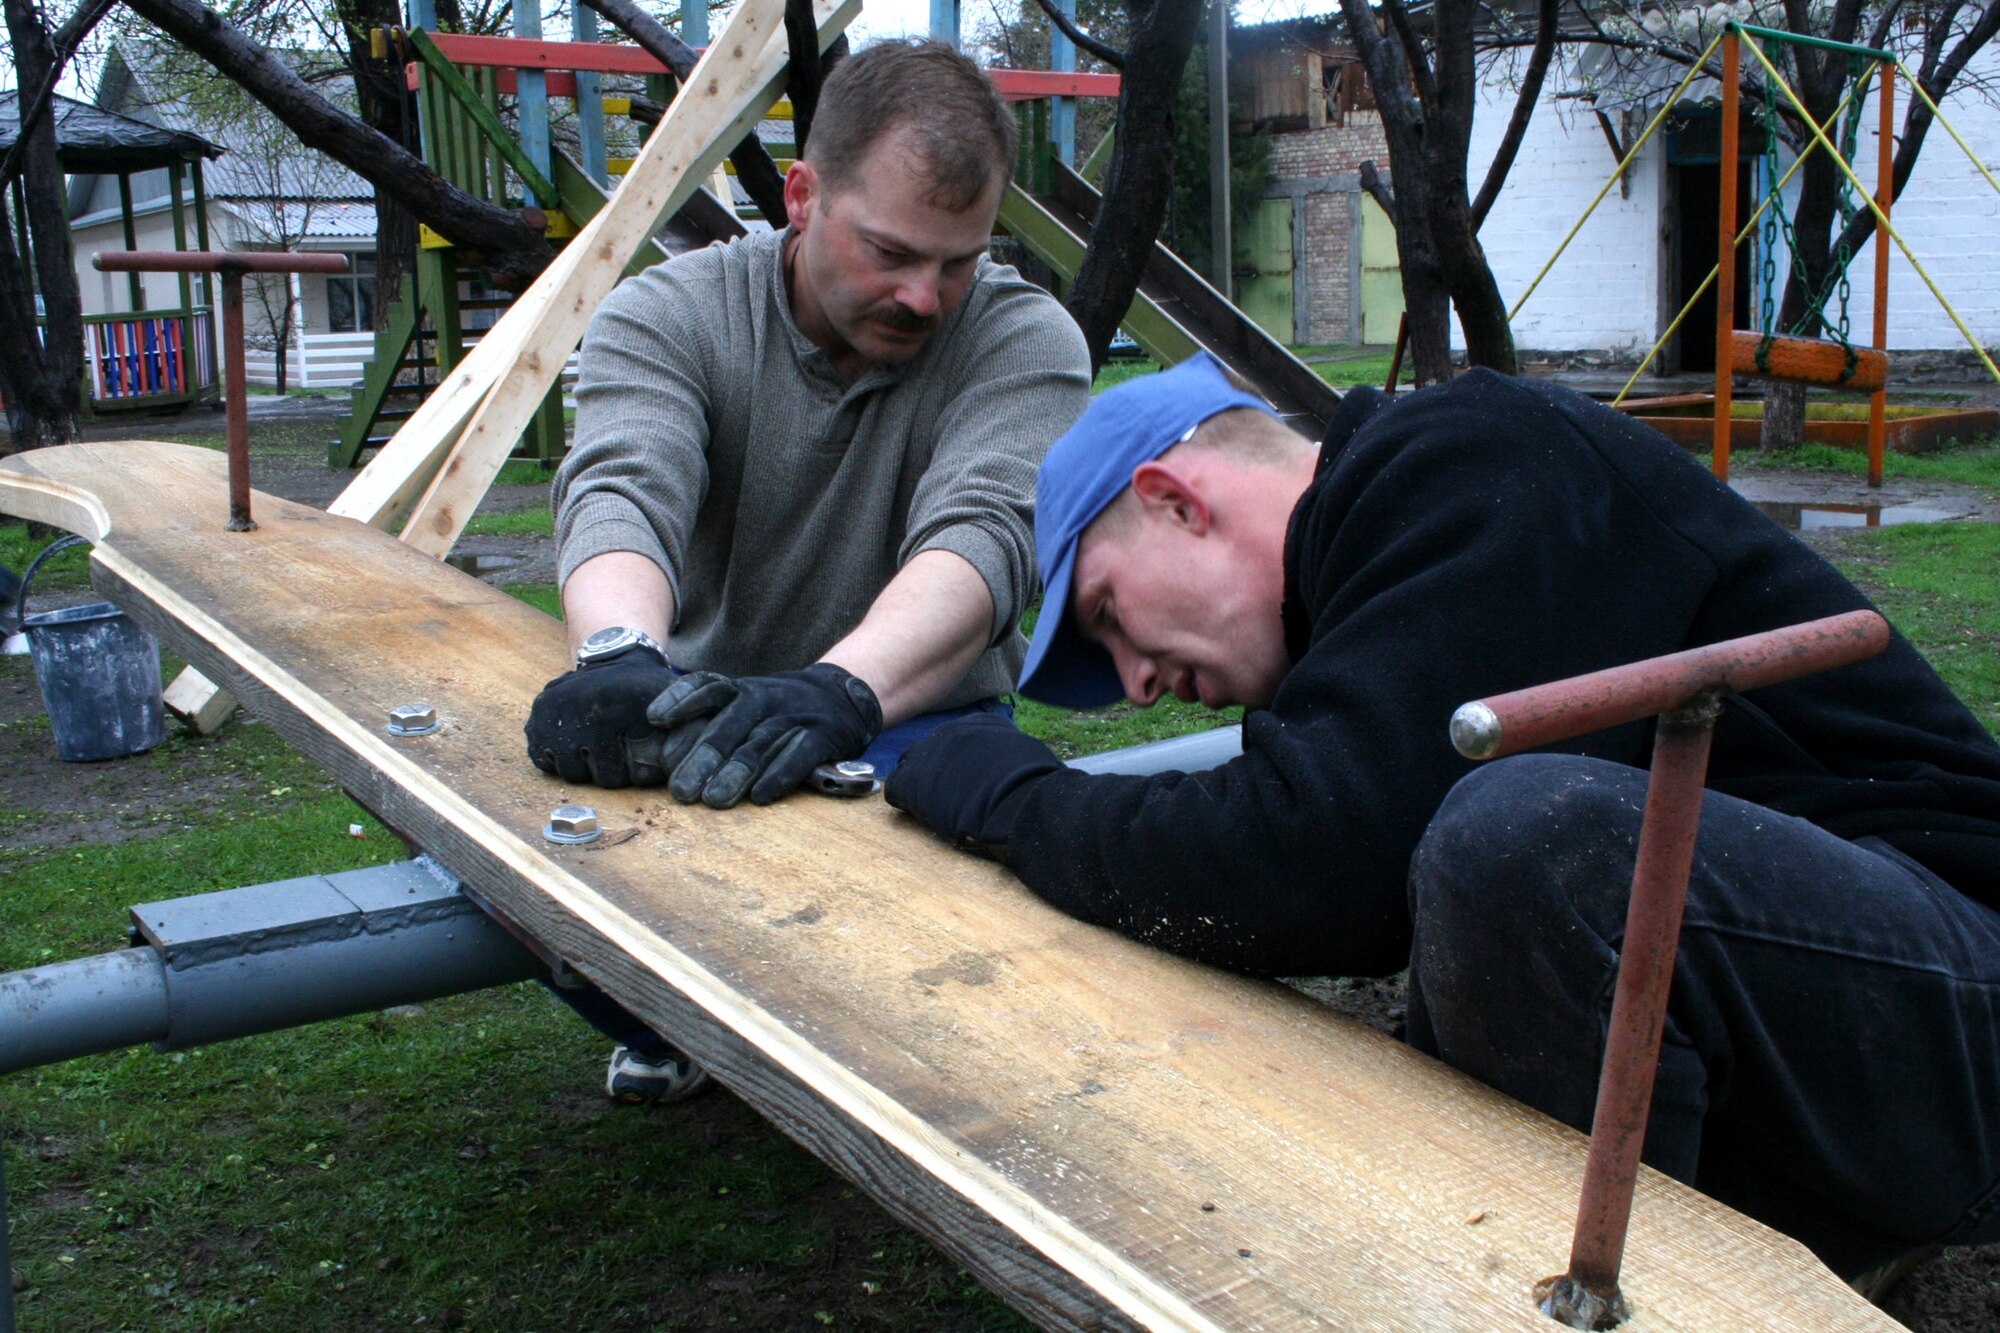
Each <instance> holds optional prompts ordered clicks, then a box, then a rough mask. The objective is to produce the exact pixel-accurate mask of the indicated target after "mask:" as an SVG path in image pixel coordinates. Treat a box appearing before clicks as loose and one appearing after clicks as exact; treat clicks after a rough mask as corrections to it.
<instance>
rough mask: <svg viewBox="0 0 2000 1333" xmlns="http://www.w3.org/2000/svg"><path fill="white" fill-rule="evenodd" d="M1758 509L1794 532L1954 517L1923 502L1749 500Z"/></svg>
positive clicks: (1886, 525) (1877, 526) (1872, 526)
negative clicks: (1903, 503)
mask: <svg viewBox="0 0 2000 1333" xmlns="http://www.w3.org/2000/svg"><path fill="white" fill-rule="evenodd" d="M1750 503H1751V504H1753V505H1755V506H1756V507H1757V509H1758V512H1760V513H1762V514H1764V515H1766V516H1767V517H1769V518H1770V519H1771V520H1772V521H1773V522H1775V523H1776V524H1777V525H1778V526H1779V527H1781V528H1790V529H1791V530H1792V531H1794V532H1798V531H1802V530H1806V529H1811V528H1888V527H1894V526H1895V525H1896V524H1898V523H1946V522H1949V521H1951V520H1952V519H1953V518H1955V517H1957V515H1955V514H1949V513H1946V512H1945V511H1944V510H1942V509H1926V508H1924V507H1923V506H1922V505H1864V504H1798V503H1795V502H1793V501H1790V500H1752V501H1751V502H1750Z"/></svg>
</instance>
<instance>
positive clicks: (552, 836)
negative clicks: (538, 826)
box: [542, 805, 604, 842]
mask: <svg viewBox="0 0 2000 1333" xmlns="http://www.w3.org/2000/svg"><path fill="white" fill-rule="evenodd" d="M603 832H604V830H603V829H601V828H599V827H598V825H597V811H595V810H593V809H591V808H590V807H589V806H587V805H559V806H557V807H556V808H555V809H554V810H553V811H552V812H550V814H549V822H548V826H547V827H546V828H544V829H543V830H542V836H543V837H544V838H547V839H548V840H549V841H550V842H592V841H594V840H596V839H597V838H598V837H600V836H601V835H602V834H603Z"/></svg>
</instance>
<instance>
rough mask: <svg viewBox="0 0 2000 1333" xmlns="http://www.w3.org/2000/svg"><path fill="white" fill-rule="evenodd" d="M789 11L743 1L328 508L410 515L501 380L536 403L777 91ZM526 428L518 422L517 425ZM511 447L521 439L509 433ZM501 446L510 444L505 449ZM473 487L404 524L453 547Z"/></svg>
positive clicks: (841, 11)
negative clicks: (582, 206) (604, 303)
mask: <svg viewBox="0 0 2000 1333" xmlns="http://www.w3.org/2000/svg"><path fill="white" fill-rule="evenodd" d="M858 9H859V0H819V4H818V6H817V12H818V13H820V14H821V16H822V20H821V21H822V27H821V35H822V38H823V40H825V41H826V42H828V43H829V44H830V43H831V42H832V41H833V39H834V38H835V37H837V36H838V35H839V33H840V32H841V30H842V29H843V28H844V27H845V26H846V24H847V22H848V21H849V20H850V19H851V18H852V16H853V14H854V13H855V12H856V11H857V10H858ZM783 18H784V6H783V3H782V0H749V3H746V4H744V5H743V6H741V7H740V8H739V9H738V10H737V12H736V13H735V15H733V16H732V18H731V19H730V24H729V27H728V29H727V30H726V31H725V32H724V34H723V37H722V38H720V39H718V40H717V41H716V42H715V43H713V45H712V46H711V47H710V52H711V54H710V55H706V56H704V57H703V58H702V62H701V64H699V65H697V66H696V68H695V74H696V76H697V77H696V78H695V79H694V80H692V81H691V83H690V86H689V87H688V88H687V89H685V90H684V91H683V92H682V94H681V96H680V97H677V98H676V99H675V100H674V102H673V104H672V106H671V107H669V109H668V112H667V115H666V116H665V117H664V118H663V119H662V121H661V123H660V125H659V126H658V127H657V128H656V129H655V131H654V132H653V134H652V136H651V137H650V138H648V139H647V141H646V146H645V148H644V149H643V150H642V151H641V152H640V154H639V157H638V159H637V160H636V161H635V162H634V163H633V167H632V170H631V171H630V172H629V173H627V175H626V177H625V180H624V182H623V183H622V184H621V185H620V186H619V187H618V190H617V191H616V193H614V194H613V195H612V197H611V202H610V203H609V204H608V205H607V206H606V207H605V208H604V209H603V210H602V211H600V212H599V213H598V214H597V216H596V217H594V218H592V219H591V222H590V225H589V226H587V227H586V228H584V230H583V232H582V233H580V234H579V235H578V236H577V237H576V238H575V239H574V240H572V241H570V242H569V243H568V244H567V245H565V246H564V247H563V249H562V251H561V253H559V254H558V255H557V256H556V258H555V260H554V261H553V262H552V263H551V264H550V265H549V267H548V268H547V269H545V270H544V271H543V273H542V275H541V276H540V277H539V278H537V279H536V280H535V282H534V284H533V285H532V286H531V287H530V288H529V289H528V291H526V292H525V293H523V294H522V296H521V297H520V299H519V300H517V301H516V302H515V303H514V305H513V306H512V307H510V308H509V309H508V311H507V313H506V314H505V315H504V316H502V317H501V319H500V321H499V322H498V323H496V324H495V325H494V326H493V327H492V328H491V329H490V330H488V331H487V333H486V334H485V336H484V337H483V338H482V339H481V340H480V343H479V346H478V347H476V348H474V349H473V350H472V352H471V353H470V354H469V355H468V356H467V357H466V359H465V360H464V361H463V362H462V363H460V365H459V366H458V367H457V368H456V369H455V370H454V371H453V372H452V374H450V375H449V376H447V377H446V378H445V380H444V382H443V383H442V384H440V385H439V387H438V388H437V390H436V391H434V392H433V393H432V394H431V395H430V397H428V398H426V399H425V400H424V402H423V404H422V405H421V406H420V407H419V408H418V409H417V411H416V412H415V413H414V414H413V415H412V416H411V417H410V419H409V420H408V421H406V422H404V423H403V428H402V429H401V430H399V431H397V432H396V435H395V437H394V438H393V439H391V440H390V442H389V443H388V444H387V445H385V446H384V447H383V448H382V450H381V451H380V452H379V453H377V454H376V456H375V457H374V458H373V459H372V460H371V461H370V462H369V464H368V466H367V467H366V468H364V469H363V470H362V472H361V475H360V476H358V477H356V478H355V479H354V481H353V482H352V483H350V484H349V486H348V488H347V489H346V490H345V491H344V492H342V494H341V495H340V497H339V498H338V499H337V500H335V501H334V503H333V504H332V505H330V506H329V507H328V508H329V512H332V513H336V514H342V515H345V516H347V517H350V518H360V519H363V520H364V521H367V522H370V523H374V524H375V525H377V526H379V527H390V526H393V525H394V524H395V523H396V522H398V521H399V520H402V519H404V518H406V517H407V516H408V515H409V514H410V512H411V510H412V508H413V507H414V506H415V505H416V504H417V502H418V499H419V497H420V496H421V495H423V494H425V492H426V489H427V488H428V487H429V486H430V484H431V482H432V479H433V478H434V477H435V476H438V475H440V474H441V473H442V472H443V471H444V468H443V463H444V460H445V458H446V456H447V454H449V453H450V452H451V451H452V449H453V447H454V446H455V445H456V444H457V443H458V442H459V440H460V439H461V438H463V437H464V436H465V435H466V434H467V433H468V432H467V429H466V428H467V424H468V422H469V421H470V420H471V418H472V417H473V414H474V412H475V411H477V410H479V408H480V405H481V404H482V403H483V402H484V401H485V399H486V397H487V396H488V394H490V393H491V392H492V391H493V390H494V387H495V386H496V385H500V384H502V383H507V384H510V385H511V384H513V383H515V382H517V381H522V380H527V379H533V380H535V381H536V382H537V389H536V392H535V394H534V395H532V396H531V397H530V398H529V403H530V410H532V403H533V402H534V401H538V400H539V396H540V394H541V392H544V391H546V389H547V388H548V385H549V384H550V383H552V382H553V381H554V378H555V376H556V375H558V374H560V373H561V370H562V363H563V362H564V361H565V360H566V359H567V358H568V356H569V352H570V349H571V348H573V347H575V346H576V343H577V340H578V339H579V338H580V337H581V336H582V333H583V328H584V325H585V324H587V323H588V322H589V319H590V316H591V314H592V313H593V312H594V311H595V310H596V308H597V302H598V301H599V300H601V299H602V298H603V296H604V294H605V293H606V292H608V291H610V289H611V287H612V285H613V283H615V282H616V280H617V278H618V275H619V274H620V273H621V272H622V271H623V269H624V267H625V264H626V263H627V261H628V260H630V258H631V257H632V255H633V254H634V253H635V252H637V250H638V249H639V247H640V246H642V245H643V244H644V243H645V241H646V240H647V238H649V237H650V236H651V235H652V233H653V231H654V230H655V229H656V228H657V227H658V225H659V221H660V219H661V218H662V217H663V216H667V215H670V214H671V213H672V211H673V210H674V209H676V208H678V207H679V206H680V205H681V203H683V202H685V200H686V199H687V197H688V194H689V193H690V192H692V190H693V189H695V188H696V187H697V186H698V185H699V184H700V182H701V180H702V179H703V177H705V176H706V174H707V172H708V170H709V169H710V168H711V167H712V165H713V161H710V160H709V159H711V158H713V159H714V160H720V157H721V156H722V154H724V153H726V152H727V151H728V149H729V148H730V147H733V146H734V143H735V139H736V138H740V137H741V136H742V134H744V133H747V132H748V129H749V126H750V125H751V124H754V123H755V121H756V118H757V116H758V115H759V114H761V112H762V111H763V110H764V109H765V108H767V107H769V106H770V105H771V103H773V102H775V101H776V100H777V94H778V91H779V90H780V89H781V88H782V85H783V82H784V71H785V65H786V57H787V50H786V46H785V39H784V23H783ZM732 135H734V137H733V138H732V137H731V136H732ZM520 397H521V395H519V394H515V393H511V392H510V393H509V394H507V395H505V396H504V398H503V401H502V402H501V403H500V404H497V405H496V414H495V415H492V416H488V417H484V418H482V424H485V425H486V429H485V430H484V431H483V432H482V433H481V436H480V438H481V441H482V443H484V442H486V441H488V440H491V439H492V438H493V437H494V436H495V435H496V434H497V421H498V417H499V415H502V414H504V415H514V414H516V413H517V412H518V406H519V399H520ZM523 420H525V418H523ZM518 429H519V428H518V425H517V426H516V433H517V434H518ZM504 448H505V449H511V448H512V440H511V439H510V440H507V441H505V442H504ZM504 456H505V455H504V450H503V454H502V458H503V460H504ZM484 463H485V460H484V459H483V458H467V459H466V460H464V461H463V462H461V463H460V464H459V466H458V467H457V468H456V469H455V471H458V472H460V473H463V474H465V475H468V476H470V475H474V474H477V473H480V472H482V471H484V472H485V475H486V476H487V478H488V479H489V480H490V477H491V475H492V472H495V471H497V470H498V467H499V464H498V463H493V464H492V465H491V470H486V469H485V467H484ZM484 486H485V482H481V483H480V484H479V487H478V490H479V492H480V493H483V490H484ZM467 494H468V492H467V490H466V488H465V487H464V486H463V485H462V484H460V483H456V482H454V484H453V485H452V487H451V488H450V494H448V495H440V496H439V497H438V500H437V502H436V503H432V504H429V505H428V506H427V513H426V520H425V521H426V522H427V523H428V527H426V528H416V527H415V525H412V524H408V523H406V524H405V533H406V535H408V536H411V537H414V538H417V539H418V540H419V541H420V543H421V545H422V548H423V549H425V550H427V551H430V552H431V553H432V554H436V555H442V554H444V553H445V552H446V551H448V550H450V548H451V543H452V541H455V540H456V539H457V536H458V532H459V530H460V529H461V528H462V527H463V521H464V518H465V517H466V516H467V515H468V514H469V513H470V505H467V504H465V503H464V502H465V500H466V497H467ZM470 499H471V502H472V503H473V504H476V503H477V500H478V495H477V494H471V496H470ZM446 506H449V509H448V510H447V508H446ZM419 533H421V534H422V535H421V536H419Z"/></svg>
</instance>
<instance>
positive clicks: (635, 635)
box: [576, 625, 666, 665]
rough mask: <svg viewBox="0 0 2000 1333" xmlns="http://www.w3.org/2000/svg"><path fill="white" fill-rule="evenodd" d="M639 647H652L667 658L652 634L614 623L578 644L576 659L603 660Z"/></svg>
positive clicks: (579, 660)
mask: <svg viewBox="0 0 2000 1333" xmlns="http://www.w3.org/2000/svg"><path fill="white" fill-rule="evenodd" d="M639 647H645V648H651V649H652V650H653V651H654V652H656V653H658V654H659V655H660V658H661V660H663V661H664V660H665V658H666V652H665V650H664V649H662V648H661V647H660V645H659V644H657V643H655V642H654V641H653V637H652V636H651V635H650V634H647V633H645V632H644V631H643V630H636V629H631V628H628V627H626V626H624V625H612V626H609V627H608V628H605V629H601V630H598V631H597V632H596V633H595V634H592V635H591V636H590V637H589V638H587V639H585V640H584V641H583V642H582V643H581V644H580V645H578V647H577V650H576V660H577V663H578V664H579V665H582V664H584V663H587V662H602V661H605V660H607V659H609V658H613V657H618V656H620V655H622V654H623V653H625V652H627V651H628V650H630V649H633V648H639Z"/></svg>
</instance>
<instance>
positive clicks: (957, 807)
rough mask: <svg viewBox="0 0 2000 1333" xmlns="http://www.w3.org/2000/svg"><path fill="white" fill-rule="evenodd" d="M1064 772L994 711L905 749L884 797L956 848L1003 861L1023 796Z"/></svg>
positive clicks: (1039, 745) (1031, 739) (1039, 746)
mask: <svg viewBox="0 0 2000 1333" xmlns="http://www.w3.org/2000/svg"><path fill="white" fill-rule="evenodd" d="M1062 771H1063V762H1062V760H1060V759H1058V758H1056V756H1055V751H1053V750H1051V749H1049V747H1048V746H1046V745H1044V744H1042V743H1041V742H1040V741H1038V740H1036V739H1035V738H1034V737H1033V736H1030V735H1028V734H1027V733H1026V732H1023V731H1021V730H1019V729H1017V728H1016V727H1015V726H1014V724H1013V723H1012V722H1011V721H1009V720H1008V719H1007V718H1004V717H1002V716H1000V715H999V714H997V713H975V714H973V715H972V716H971V717H967V718H962V719H960V720H959V721H956V722H948V723H946V724H945V725H944V726H942V727H939V728H938V729H937V730H936V731H934V732H932V733H931V734H930V735H928V736H926V737H924V738H923V739H922V740H920V741H918V742H917V743H916V744H915V745H913V746H911V747H910V750H909V753H908V754H905V755H904V756H903V759H902V762H901V763H899V764H897V765H896V771H895V772H894V773H891V774H890V775H889V785H888V787H887V789H886V790H884V792H883V793H882V795H883V799H885V800H887V801H888V802H889V804H890V805H893V806H895V807H896V808H897V809H898V810H903V811H906V812H908V813H909V814H911V815H912V816H914V817H915V818H916V819H917V821H918V822H919V823H921V824H923V825H924V826H925V827H927V828H929V829H931V830H932V831H933V832H936V833H940V834H942V835H944V836H945V837H947V838H949V839H951V841H952V842H954V843H956V844H957V845H959V846H960V847H965V848H968V849H970V850H973V851H981V852H985V853H986V854H987V855H989V856H993V857H996V858H997V859H999V860H1002V861H1004V860H1006V859H1007V844H1008V843H1009V842H1010V841H1011V840H1012V839H1013V836H1014V822H1015V820H1016V819H1017V818H1018V817H1019V815H1020V809H1021V805H1022V803H1023V801H1024V800H1025V798H1026V796H1027V794H1028V792H1029V791H1030V790H1032V789H1033V788H1034V786H1035V784H1036V783H1038V782H1040V781H1041V780H1042V779H1043V778H1045V777H1047V776H1049V775H1050V774H1051V773H1060V772H1062Z"/></svg>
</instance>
